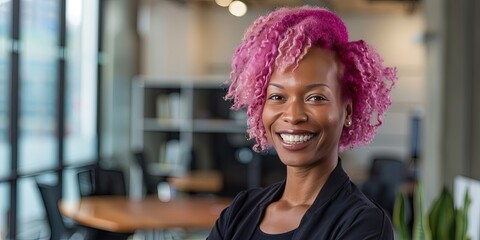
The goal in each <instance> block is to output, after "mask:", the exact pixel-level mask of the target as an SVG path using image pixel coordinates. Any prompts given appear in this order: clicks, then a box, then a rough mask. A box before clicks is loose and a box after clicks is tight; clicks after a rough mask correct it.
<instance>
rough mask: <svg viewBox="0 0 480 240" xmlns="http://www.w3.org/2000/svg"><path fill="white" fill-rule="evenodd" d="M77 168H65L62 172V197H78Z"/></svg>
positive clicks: (74, 198) (73, 198)
mask: <svg viewBox="0 0 480 240" xmlns="http://www.w3.org/2000/svg"><path fill="white" fill-rule="evenodd" d="M77 172H78V169H66V170H65V171H64V172H63V198H65V199H69V200H76V199H79V198H80V190H79V189H78V181H77Z"/></svg>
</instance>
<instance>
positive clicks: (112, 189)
mask: <svg viewBox="0 0 480 240" xmlns="http://www.w3.org/2000/svg"><path fill="white" fill-rule="evenodd" d="M77 180H78V187H79V190H80V196H81V197H87V196H98V195H118V196H126V195H127V191H126V185H125V177H124V174H123V172H122V171H121V170H115V169H102V168H93V169H87V170H82V171H79V172H78V173H77Z"/></svg>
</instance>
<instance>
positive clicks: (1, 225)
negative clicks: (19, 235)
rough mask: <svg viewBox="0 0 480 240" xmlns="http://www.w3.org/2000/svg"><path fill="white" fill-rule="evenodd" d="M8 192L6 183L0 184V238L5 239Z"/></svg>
mask: <svg viewBox="0 0 480 240" xmlns="http://www.w3.org/2000/svg"><path fill="white" fill-rule="evenodd" d="M9 201H10V192H9V188H8V184H7V183H2V184H0V239H6V235H7V230H8V229H7V228H8V225H7V222H8V211H9V209H10V208H9V206H10V202H9Z"/></svg>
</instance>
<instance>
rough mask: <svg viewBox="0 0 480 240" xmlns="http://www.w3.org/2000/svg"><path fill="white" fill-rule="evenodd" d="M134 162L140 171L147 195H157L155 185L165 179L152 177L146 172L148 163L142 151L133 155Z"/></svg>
mask: <svg viewBox="0 0 480 240" xmlns="http://www.w3.org/2000/svg"><path fill="white" fill-rule="evenodd" d="M133 156H134V158H135V162H136V163H137V164H138V166H140V168H141V170H142V181H143V185H144V187H145V193H146V194H147V195H151V194H157V185H158V183H160V182H164V181H165V178H164V177H161V176H154V175H152V174H150V173H149V171H148V164H147V163H148V162H147V159H146V157H145V153H144V152H143V151H136V152H134V153H133Z"/></svg>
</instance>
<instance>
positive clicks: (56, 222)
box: [37, 181, 67, 240]
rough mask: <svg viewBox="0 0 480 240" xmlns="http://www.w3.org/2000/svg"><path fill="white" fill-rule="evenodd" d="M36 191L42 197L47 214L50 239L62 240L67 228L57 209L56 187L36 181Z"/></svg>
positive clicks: (57, 193) (57, 191) (58, 197)
mask: <svg viewBox="0 0 480 240" xmlns="http://www.w3.org/2000/svg"><path fill="white" fill-rule="evenodd" d="M37 186H38V190H39V191H40V194H41V195H42V200H43V204H44V206H45V211H46V213H47V220H48V225H49V227H50V239H51V240H59V239H63V237H64V236H65V234H67V228H66V227H65V223H64V222H63V218H62V214H61V213H60V210H59V208H58V201H59V200H60V191H59V189H58V185H49V184H44V183H39V182H38V181H37Z"/></svg>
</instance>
